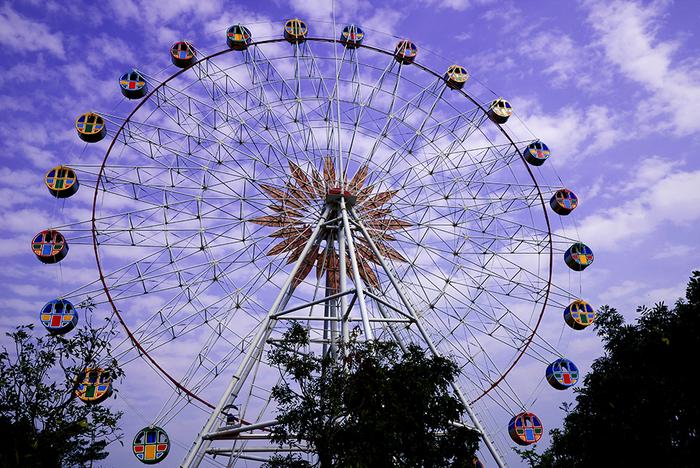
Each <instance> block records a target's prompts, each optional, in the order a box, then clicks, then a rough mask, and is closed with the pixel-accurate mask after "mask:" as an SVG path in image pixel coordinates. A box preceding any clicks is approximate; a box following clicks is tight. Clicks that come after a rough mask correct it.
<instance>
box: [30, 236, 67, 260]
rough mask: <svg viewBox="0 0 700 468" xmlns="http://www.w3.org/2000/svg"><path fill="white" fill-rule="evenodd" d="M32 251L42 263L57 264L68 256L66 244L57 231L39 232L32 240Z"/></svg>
mask: <svg viewBox="0 0 700 468" xmlns="http://www.w3.org/2000/svg"><path fill="white" fill-rule="evenodd" d="M32 251H33V252H34V255H36V258H38V259H39V261H40V262H42V263H58V262H60V261H61V260H63V259H64V258H66V255H68V242H66V239H65V238H64V237H63V234H61V233H60V232H58V231H54V230H53V229H47V230H46V231H41V232H40V233H38V234H37V235H36V236H34V239H33V240H32Z"/></svg>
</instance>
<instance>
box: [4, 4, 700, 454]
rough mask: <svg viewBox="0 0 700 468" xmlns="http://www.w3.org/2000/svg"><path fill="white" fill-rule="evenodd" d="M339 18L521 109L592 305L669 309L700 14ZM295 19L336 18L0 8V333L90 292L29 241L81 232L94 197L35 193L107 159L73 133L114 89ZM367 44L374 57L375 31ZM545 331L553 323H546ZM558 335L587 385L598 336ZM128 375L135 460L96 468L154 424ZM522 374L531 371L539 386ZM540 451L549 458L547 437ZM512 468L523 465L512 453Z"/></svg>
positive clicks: (574, 11)
mask: <svg viewBox="0 0 700 468" xmlns="http://www.w3.org/2000/svg"><path fill="white" fill-rule="evenodd" d="M156 5H158V6H156ZM336 8H337V20H338V22H339V23H340V24H344V23H347V22H349V21H352V22H355V23H357V24H359V25H362V26H364V27H366V28H367V30H368V31H370V30H377V31H382V32H384V33H387V34H391V35H396V36H404V35H405V36H409V37H410V38H412V39H413V40H414V41H415V42H416V43H417V44H418V45H419V47H420V48H421V49H420V56H419V61H420V62H421V63H423V64H425V65H427V66H429V67H431V68H433V69H436V70H443V69H444V68H446V66H447V65H449V64H451V63H460V64H463V65H464V66H466V67H467V68H468V69H469V71H470V72H471V74H472V77H473V78H472V79H473V80H474V79H476V80H477V81H478V82H479V83H481V84H483V85H484V86H486V87H487V88H489V89H492V90H495V92H496V93H497V94H499V95H503V96H506V97H507V98H508V99H509V100H510V102H511V103H512V104H513V106H514V108H515V112H516V115H517V117H518V118H519V119H520V120H521V121H522V123H521V121H520V120H516V121H514V122H511V127H510V128H509V132H512V134H513V135H514V136H516V137H518V136H520V137H522V138H523V139H524V138H526V137H527V136H528V135H529V132H531V133H532V134H534V135H536V136H537V137H539V138H541V139H542V140H543V141H545V142H546V143H547V144H548V145H549V146H550V148H551V149H552V151H553V156H552V158H551V159H550V160H549V161H548V163H547V164H551V166H552V170H556V174H558V176H560V177H561V178H562V179H563V181H564V182H565V184H566V185H567V186H568V187H570V188H572V189H574V190H575V191H576V193H577V194H578V195H579V197H580V198H581V205H580V207H579V208H578V209H577V210H576V212H575V213H574V215H572V218H575V219H572V220H569V222H570V223H574V224H573V225H575V229H576V232H577V235H578V237H580V239H581V240H583V241H584V242H586V244H588V245H589V246H590V247H591V248H592V249H593V250H594V252H595V253H596V261H595V264H594V265H593V266H592V267H591V268H590V269H589V270H587V271H586V274H585V276H583V291H584V293H585V297H586V298H588V300H589V301H590V302H591V303H592V304H594V305H601V304H610V305H612V306H615V307H618V308H619V309H621V310H622V311H623V312H624V313H625V315H626V317H628V318H630V319H633V318H634V317H635V316H636V314H635V312H634V310H635V307H636V306H637V305H642V304H648V305H651V304H652V303H653V302H655V301H660V300H664V301H666V302H667V303H671V302H673V301H675V299H676V298H678V297H680V296H682V295H683V293H684V288H685V284H686V281H687V277H688V275H689V273H690V271H691V270H692V269H693V268H698V262H697V260H692V258H693V257H692V254H693V253H694V252H695V251H696V250H697V248H698V247H699V244H700V242H699V240H700V236H698V234H697V221H698V218H700V195H699V193H700V192H698V188H699V187H700V162H698V156H697V154H696V152H697V148H698V139H699V138H700V118H698V117H700V116H699V115H698V112H699V111H698V109H700V67H699V64H698V58H697V57H698V56H699V54H698V52H699V50H700V42H699V39H698V37H697V36H696V35H695V34H694V33H695V30H696V29H697V28H696V25H697V24H698V20H699V19H700V8H699V7H698V6H696V5H695V4H694V3H693V2H675V3H673V2H670V1H658V2H644V3H635V2H624V1H616V2H610V1H584V2H577V3H574V2H555V1H546V2H545V1H542V2H531V3H530V4H528V5H527V6H523V5H522V4H521V2H493V1H487V0H481V1H469V0H423V1H415V2H408V3H407V2H379V1H372V2H370V1H363V0H360V1H356V2H347V1H342V2H338V4H337V7H336ZM292 16H300V17H303V18H304V19H306V20H307V21H308V22H309V24H310V26H311V27H312V28H313V27H314V21H318V22H319V24H320V22H321V21H329V20H330V19H331V9H330V2H329V1H325V0H305V1H289V2H286V1H282V0H278V1H274V2H252V1H244V2H235V3H234V2H223V1H218V0H198V1H194V0H174V1H171V2H168V6H167V7H166V6H165V3H162V4H156V3H155V2H137V1H133V0H121V1H118V2H116V1H114V2H103V4H100V5H99V6H98V5H97V4H95V5H92V6H90V8H84V7H82V6H77V5H74V4H66V5H61V4H59V3H57V2H34V1H28V0H25V1H23V2H5V3H3V5H2V6H0V43H2V44H3V45H4V47H5V54H4V59H3V64H4V68H5V73H4V75H3V77H2V78H0V86H1V88H0V113H2V121H3V123H4V125H3V126H2V127H0V132H2V134H1V137H2V138H1V140H0V141H1V143H0V145H1V146H2V159H1V160H0V173H1V174H2V186H0V194H2V204H1V205H0V216H1V219H2V220H3V229H2V233H1V234H0V235H1V236H2V239H3V245H4V246H5V248H4V249H3V250H2V252H1V253H0V255H2V256H3V257H4V264H5V268H3V270H2V272H1V273H0V275H1V276H0V278H2V286H1V287H2V289H3V292H4V297H5V298H6V299H5V302H6V305H8V307H7V308H6V309H7V310H8V312H6V313H4V314H2V315H0V327H2V328H3V329H7V328H11V327H14V326H15V325H17V324H20V323H27V322H35V321H36V317H37V310H38V308H39V307H40V306H41V305H42V304H43V303H44V302H45V298H47V297H51V296H52V295H53V296H55V295H57V294H60V292H61V291H64V290H66V289H72V288H74V287H76V285H79V284H85V283H88V282H90V281H94V280H95V279H96V278H97V274H96V272H95V268H94V259H93V257H92V254H91V252H90V250H89V249H88V248H82V247H84V246H78V247H77V248H76V249H75V250H73V249H72V250H71V254H72V256H71V259H72V261H73V262H74V263H72V264H69V265H67V264H66V263H67V262H64V264H62V266H61V267H60V268H61V269H60V270H59V273H58V275H57V273H56V270H57V269H56V268H53V267H50V268H49V270H50V271H49V270H47V269H43V270H40V268H44V267H42V266H41V265H39V264H38V262H37V261H36V260H35V259H34V258H32V254H31V252H30V250H29V248H28V244H29V240H30V238H31V236H32V235H33V234H34V233H35V232H38V231H40V230H41V229H43V228H44V226H46V225H50V224H58V223H56V222H55V220H56V219H57V217H58V218H60V219H64V220H67V221H66V222H75V221H77V220H81V219H87V218H88V217H89V206H90V204H89V202H90V200H89V198H90V196H91V193H88V192H91V191H89V190H84V191H83V192H80V197H82V198H78V197H76V199H77V200H78V201H77V202H76V203H75V204H74V205H72V206H71V205H68V204H67V205H65V208H64V207H63V204H58V203H56V204H54V202H53V200H52V199H50V197H49V196H48V194H47V193H46V190H45V188H44V187H43V186H42V176H43V174H44V173H45V171H46V170H48V169H49V168H50V167H53V166H55V165H57V164H59V163H61V162H65V161H73V160H76V159H80V158H82V157H85V158H87V157H97V156H99V155H101V154H102V152H103V151H104V148H106V145H105V144H104V143H103V144H102V145H101V146H91V147H89V148H88V149H87V150H84V145H82V144H80V143H79V141H78V139H77V137H76V136H75V131H74V129H73V120H74V118H75V117H76V116H77V115H79V114H81V113H83V112H86V111H87V110H91V109H95V110H102V111H108V110H113V111H114V113H116V114H118V115H125V114H126V113H127V112H128V110H129V108H130V107H132V106H133V104H132V103H124V102H121V103H119V101H120V100H121V95H120V93H119V90H118V88H117V79H118V77H119V76H120V75H121V74H122V73H123V72H124V71H126V70H127V69H130V68H131V67H134V66H135V67H138V68H139V69H142V70H144V71H146V72H148V73H151V74H154V75H156V74H158V72H159V71H161V70H164V69H166V67H170V68H167V70H166V71H168V72H170V73H172V72H173V71H174V70H175V69H174V67H172V66H171V65H170V62H169V60H168V56H167V51H168V48H169V46H170V45H171V44H172V42H173V41H175V40H179V39H181V38H187V39H188V40H192V41H193V42H194V43H195V44H197V45H198V46H200V47H202V48H203V49H204V50H207V51H209V52H212V51H215V50H219V49H223V48H224V47H225V45H224V43H223V40H222V37H223V31H224V30H225V28H226V27H227V26H228V25H230V24H232V23H236V22H241V23H243V24H246V23H247V24H253V23H259V24H261V25H262V24H265V23H270V24H272V25H273V27H276V28H279V31H281V27H282V26H281V24H282V21H283V20H284V19H286V18H288V17H292ZM257 27H258V28H264V27H263V26H257ZM253 31H254V32H255V29H253ZM386 40H387V39H386V37H384V38H382V39H381V40H380V39H377V40H376V41H375V42H374V43H379V44H380V45H385V44H383V43H382V41H386ZM367 42H368V43H373V38H372V33H371V32H369V33H368V39H367ZM389 42H391V41H389ZM167 74H168V73H166V76H167ZM160 76H163V75H160ZM84 151H87V153H83V152H84ZM64 209H65V212H64ZM69 210H72V211H70V212H68V211H69ZM571 225H572V224H570V226H571ZM555 226H556V225H555ZM555 228H556V227H555ZM76 257H78V258H81V260H77V259H75V258H76ZM559 271H562V270H559ZM40 272H41V274H40ZM563 282H565V281H563ZM576 288H578V286H576ZM9 311H12V312H11V313H10V312H9ZM547 319H548V320H552V321H553V322H556V321H558V320H560V319H561V317H560V315H558V314H557V313H556V312H553V313H552V314H550V315H548V317H547ZM558 323H559V322H557V324H558ZM566 336H567V340H568V339H570V340H572V341H571V342H567V343H563V344H562V346H561V347H562V348H564V349H565V350H566V351H567V353H568V354H567V356H568V357H570V358H571V359H573V360H574V361H575V362H576V363H577V364H578V365H579V368H581V369H582V370H584V371H587V370H588V369H589V366H590V363H591V362H592V360H593V359H594V358H595V357H597V356H598V355H599V354H600V353H601V349H600V343H599V341H598V340H597V338H596V337H595V336H594V335H593V333H591V331H590V330H588V331H586V332H581V333H577V334H575V335H572V334H567V335H566ZM0 340H2V342H3V343H5V342H6V338H5V337H2V338H0ZM126 371H127V379H126V381H125V382H123V383H122V384H121V386H120V390H121V392H120V398H118V399H117V400H116V401H115V400H110V402H111V403H110V404H113V405H116V406H117V407H119V408H122V409H124V411H125V413H126V414H125V416H124V418H123V427H124V429H125V434H126V438H125V441H126V444H127V447H126V448H123V449H122V448H121V447H120V446H118V445H116V446H114V447H113V449H112V452H113V453H112V455H111V456H110V457H109V458H108V459H107V460H106V461H105V462H104V464H103V465H104V466H120V467H123V466H137V465H138V463H137V462H136V461H135V460H134V459H133V456H132V455H131V453H130V450H129V444H130V439H131V437H132V435H133V433H134V431H135V430H136V429H137V428H138V427H141V426H143V425H144V422H145V421H147V420H148V418H149V417H150V415H149V414H148V413H149V406H150V405H152V404H154V403H153V402H157V401H159V400H158V398H156V396H154V397H153V399H151V398H150V397H149V398H146V397H145V396H144V395H143V393H142V392H143V391H144V389H143V388H141V387H139V386H140V383H141V382H144V381H149V382H150V381H153V382H154V383H153V385H152V386H151V384H149V390H152V391H153V392H158V391H165V386H163V385H162V384H161V382H160V381H159V380H158V379H157V378H156V377H155V376H154V374H153V372H152V371H151V370H150V369H149V368H148V367H147V366H145V365H144V364H142V363H141V362H140V361H137V362H134V363H132V364H130V365H129V367H127V369H126ZM530 371H532V372H536V373H537V376H536V378H535V377H533V378H532V381H529V374H528V372H530ZM539 373H540V369H530V368H527V367H526V368H524V369H521V370H520V371H519V372H518V373H516V375H514V377H513V379H514V380H513V382H512V384H513V385H522V388H523V390H522V392H523V394H526V395H527V394H530V393H531V392H535V391H537V390H536V388H535V387H536V386H537V383H538V382H539V381H540V380H541V375H540V374H539ZM532 382H534V384H533V383H532ZM161 387H162V388H161ZM571 395H572V393H571V392H566V393H565V392H555V391H542V392H541V393H539V397H538V398H536V401H535V402H534V405H533V410H534V411H535V412H537V413H538V414H539V415H540V416H541V417H542V419H543V420H544V422H545V426H546V428H552V427H555V426H557V425H558V424H559V422H560V421H561V417H562V414H561V411H560V410H558V409H557V407H558V406H559V404H560V402H561V401H564V400H566V399H571ZM122 396H123V398H122ZM201 417H202V416H201V413H193V418H195V419H193V422H192V423H191V424H192V427H181V428H179V429H177V430H172V431H171V432H172V433H173V434H175V436H174V437H177V438H178V439H179V442H180V443H182V444H183V446H184V447H186V446H188V445H189V443H190V439H191V437H192V435H193V433H194V431H196V430H197V429H199V427H200V426H201V423H202V419H201ZM543 442H544V445H546V444H548V437H547V436H545V438H544V440H543ZM183 453H184V452H183V449H182V447H179V446H178V447H175V448H174V449H173V453H171V455H170V457H169V459H168V463H167V465H168V466H174V463H175V462H176V461H179V460H180V459H181V457H182V455H183ZM506 458H507V459H508V460H509V461H510V462H511V463H512V464H513V465H517V457H514V456H513V454H512V453H507V454H506ZM486 462H487V466H488V460H487V459H486Z"/></svg>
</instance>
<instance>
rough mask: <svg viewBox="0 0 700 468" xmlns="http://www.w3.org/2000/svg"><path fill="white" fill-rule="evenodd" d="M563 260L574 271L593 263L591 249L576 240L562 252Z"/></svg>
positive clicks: (583, 268) (581, 269)
mask: <svg viewBox="0 0 700 468" xmlns="http://www.w3.org/2000/svg"><path fill="white" fill-rule="evenodd" d="M564 262H565V263H566V265H567V266H568V267H569V268H571V269H572V270H574V271H583V270H585V269H586V268H588V266H589V265H590V264H591V263H593V251H592V250H591V248H590V247H588V246H587V245H586V244H584V243H582V242H576V243H575V244H572V245H571V247H569V248H568V249H566V252H564Z"/></svg>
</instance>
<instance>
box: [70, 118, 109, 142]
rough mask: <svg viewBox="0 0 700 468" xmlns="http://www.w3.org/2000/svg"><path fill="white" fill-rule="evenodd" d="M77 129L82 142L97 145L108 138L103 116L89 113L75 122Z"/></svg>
mask: <svg viewBox="0 0 700 468" xmlns="http://www.w3.org/2000/svg"><path fill="white" fill-rule="evenodd" d="M75 129H76V130H77V131H78V136H79V137H80V139H81V140H83V141H86V142H88V143H97V142H98V141H100V140H102V139H103V138H104V137H105V136H107V125H105V121H104V119H103V118H102V116H101V115H97V114H95V113H94V112H87V113H85V114H83V115H81V116H79V117H78V118H77V119H76V120H75Z"/></svg>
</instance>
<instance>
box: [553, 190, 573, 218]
mask: <svg viewBox="0 0 700 468" xmlns="http://www.w3.org/2000/svg"><path fill="white" fill-rule="evenodd" d="M549 206H551V207H552V210H554V212H555V213H556V214H558V215H562V216H566V215H568V214H569V213H571V212H572V211H574V210H575V209H576V207H577V206H578V197H577V196H576V194H575V193H574V192H572V191H571V190H569V189H566V188H563V189H559V190H557V191H556V192H554V195H552V198H550V199H549Z"/></svg>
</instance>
